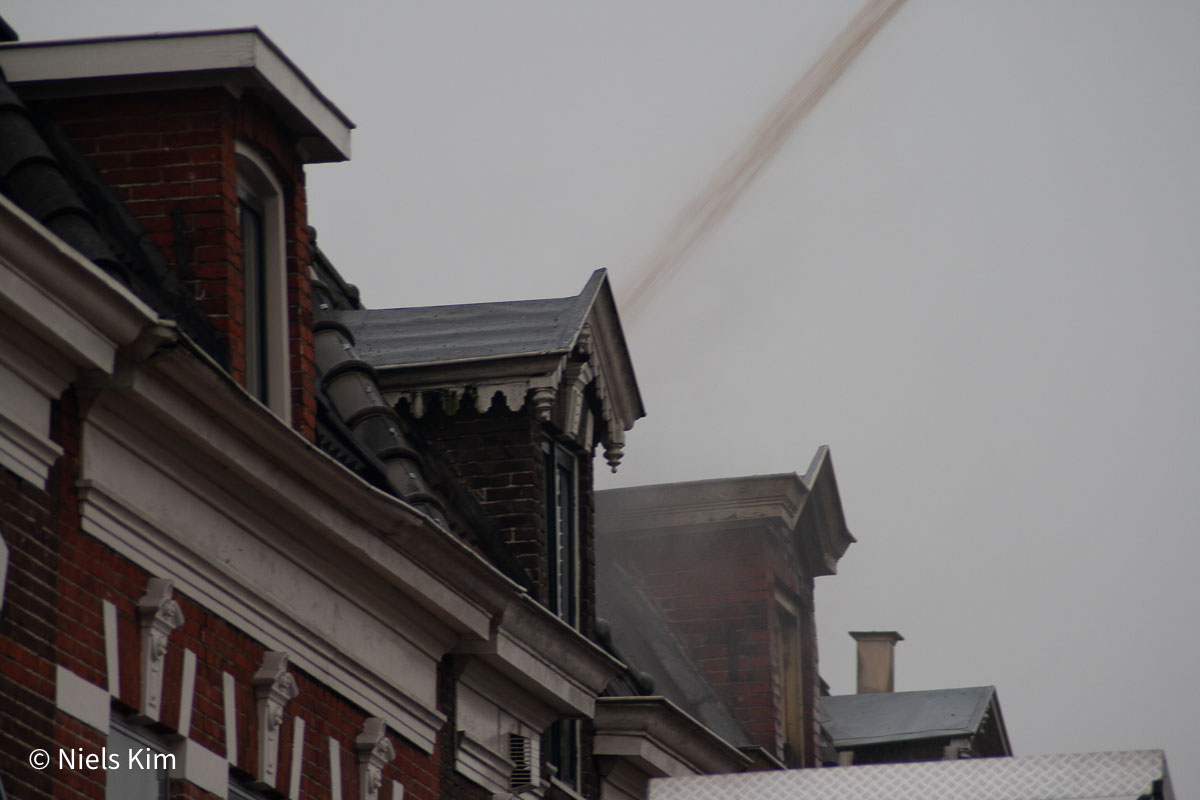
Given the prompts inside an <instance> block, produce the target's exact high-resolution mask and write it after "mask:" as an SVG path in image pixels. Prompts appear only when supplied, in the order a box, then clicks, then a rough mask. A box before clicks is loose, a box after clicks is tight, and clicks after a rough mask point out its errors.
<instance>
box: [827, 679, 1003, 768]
mask: <svg viewBox="0 0 1200 800" xmlns="http://www.w3.org/2000/svg"><path fill="white" fill-rule="evenodd" d="M821 714H822V717H823V718H824V719H823V720H822V721H823V722H824V725H825V729H826V730H827V731H828V732H829V736H830V738H831V739H832V740H833V745H834V747H836V748H838V749H845V748H855V747H862V746H864V745H873V744H886V743H892V742H904V741H911V740H916V739H947V738H952V737H956V736H974V735H975V734H977V733H979V731H980V729H981V728H982V727H983V724H984V722H985V721H986V720H987V719H988V717H989V716H990V717H992V718H994V719H995V720H996V721H997V723H998V724H999V725H1000V726H1001V729H1002V741H1003V743H1004V746H1005V749H1006V750H1007V751H1008V752H1006V753H1005V755H1011V754H1012V752H1011V749H1010V748H1008V737H1007V733H1006V732H1003V717H1001V716H1000V701H999V700H998V699H997V697H996V689H995V687H993V686H972V687H969V688H965V689H933V690H928V691H918V692H874V693H871V694H848V695H835V696H833V697H822V698H821Z"/></svg>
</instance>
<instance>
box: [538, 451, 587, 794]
mask: <svg viewBox="0 0 1200 800" xmlns="http://www.w3.org/2000/svg"><path fill="white" fill-rule="evenodd" d="M543 450H544V452H545V454H546V607H547V608H549V609H550V610H551V611H552V612H554V613H555V614H556V615H558V617H559V618H560V619H562V620H563V621H564V622H566V623H567V624H568V625H571V626H573V627H578V626H579V510H578V496H579V474H578V462H577V461H576V458H575V455H574V454H573V453H571V451H570V450H568V449H567V448H565V447H563V446H562V445H558V444H550V443H548V442H547V443H546V444H545V445H544V446H543ZM543 749H544V751H545V753H546V761H547V763H549V765H550V766H551V768H552V773H551V774H552V776H553V777H555V778H556V779H557V780H558V781H560V782H561V783H563V784H565V785H567V786H569V787H570V788H572V789H574V790H576V791H578V790H579V722H578V720H559V721H558V722H555V723H554V724H553V725H551V726H550V727H549V728H548V729H547V730H546V736H545V738H544V739H543Z"/></svg>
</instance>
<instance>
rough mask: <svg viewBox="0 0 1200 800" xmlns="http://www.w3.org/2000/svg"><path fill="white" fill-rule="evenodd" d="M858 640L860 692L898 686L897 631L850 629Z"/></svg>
mask: <svg viewBox="0 0 1200 800" xmlns="http://www.w3.org/2000/svg"><path fill="white" fill-rule="evenodd" d="M850 635H851V636H853V637H854V641H856V642H858V694H872V693H875V692H891V691H894V690H895V688H896V658H895V650H896V642H902V641H904V637H903V636H901V635H900V634H899V633H897V632H896V631H850Z"/></svg>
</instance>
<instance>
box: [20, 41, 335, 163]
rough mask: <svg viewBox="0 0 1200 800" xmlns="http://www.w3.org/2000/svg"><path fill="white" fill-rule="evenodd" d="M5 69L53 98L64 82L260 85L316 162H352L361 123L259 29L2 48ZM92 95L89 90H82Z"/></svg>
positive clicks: (106, 87) (111, 86) (97, 86)
mask: <svg viewBox="0 0 1200 800" xmlns="http://www.w3.org/2000/svg"><path fill="white" fill-rule="evenodd" d="M0 67H2V68H3V69H4V72H5V73H6V74H7V75H8V82H9V83H10V84H14V85H20V84H40V85H38V86H31V87H28V88H27V89H26V92H28V91H30V90H33V89H42V90H43V91H44V92H45V93H46V94H53V93H58V94H67V93H68V91H69V90H68V89H67V88H60V87H61V84H62V83H64V82H83V81H87V82H89V83H90V84H91V85H92V86H94V88H91V89H90V91H109V92H111V91H121V90H124V91H136V90H137V89H139V88H140V89H142V90H145V89H146V88H147V87H148V85H151V86H154V87H155V88H160V89H166V88H170V86H171V83H172V82H174V83H175V84H176V86H203V85H210V86H222V85H226V84H230V83H232V84H234V85H237V84H239V83H240V84H242V85H249V86H256V87H260V88H262V89H264V90H266V91H264V93H263V95H264V98H265V99H266V100H267V101H268V103H269V104H272V105H274V106H277V107H279V108H278V110H280V111H283V112H285V113H282V114H281V116H283V117H284V118H285V119H291V120H293V122H292V130H293V133H295V134H296V135H297V136H298V137H299V139H300V141H301V143H302V144H303V145H304V149H305V151H307V155H308V156H309V158H308V160H309V161H317V162H320V161H345V160H347V159H348V158H350V131H351V129H352V128H353V127H354V123H353V122H351V121H350V120H349V119H348V118H347V117H346V115H345V114H343V113H342V112H341V111H340V110H339V109H338V108H337V106H335V105H334V104H333V103H332V102H330V101H329V99H328V98H326V97H325V96H324V95H323V94H321V92H320V91H319V90H317V89H316V87H315V86H314V85H313V84H312V82H311V81H309V79H308V78H307V77H306V76H305V75H304V74H303V73H302V72H300V70H299V69H297V68H296V66H295V65H294V64H292V62H291V61H290V60H288V58H287V57H286V56H284V55H283V53H282V52H281V51H280V50H279V49H278V48H277V47H276V46H275V45H274V43H272V42H271V41H270V40H269V39H268V38H267V37H266V36H264V35H263V34H262V33H261V32H260V31H258V30H257V29H241V30H221V31H203V32H197V33H185V34H153V35H149V36H126V37H111V38H105V39H82V40H77V41H58V42H28V43H25V42H22V43H19V44H15V45H6V46H4V47H0ZM104 79H108V80H104ZM151 79H155V80H153V81H152V80H151ZM49 82H57V84H56V83H49ZM67 86H68V87H70V86H71V84H70V83H68V84H67ZM87 91H89V87H82V88H76V91H75V93H84V92H87ZM287 112H290V113H287Z"/></svg>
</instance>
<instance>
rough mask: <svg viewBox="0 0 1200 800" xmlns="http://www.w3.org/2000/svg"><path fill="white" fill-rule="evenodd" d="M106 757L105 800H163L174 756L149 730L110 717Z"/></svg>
mask: <svg viewBox="0 0 1200 800" xmlns="http://www.w3.org/2000/svg"><path fill="white" fill-rule="evenodd" d="M107 758H108V763H107V765H106V766H107V767H108V768H107V769H106V770H105V772H104V774H105V780H106V784H105V789H104V797H105V800H167V792H168V788H169V787H168V784H169V783H170V775H169V773H170V770H171V768H172V767H174V766H175V756H174V755H172V754H170V753H168V752H167V751H166V749H165V748H164V747H163V745H162V743H161V742H158V741H156V740H155V739H154V738H153V737H152V736H151V735H150V734H149V733H147V732H145V731H141V730H138V729H136V728H133V727H131V726H129V725H127V724H125V723H124V722H120V721H117V720H113V723H112V727H111V728H109V731H108V752H107Z"/></svg>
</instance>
